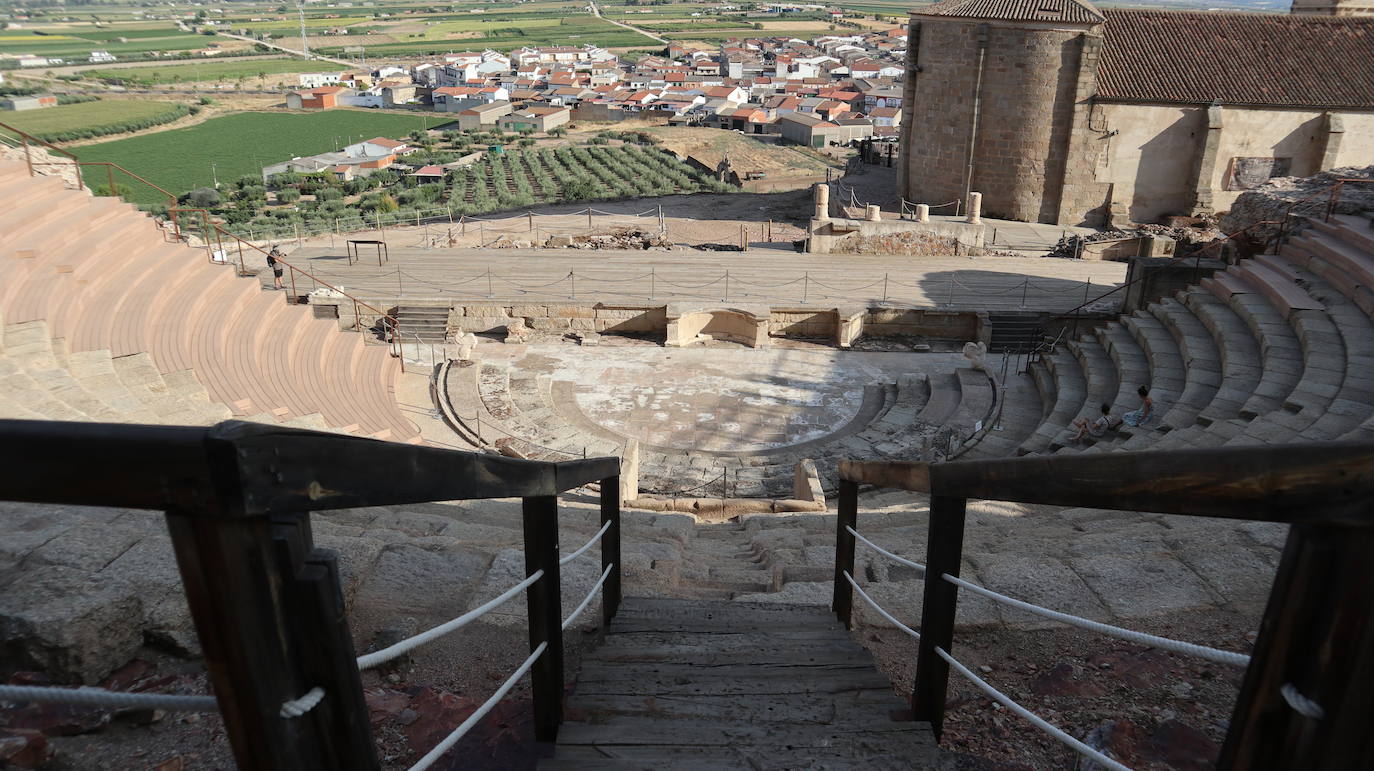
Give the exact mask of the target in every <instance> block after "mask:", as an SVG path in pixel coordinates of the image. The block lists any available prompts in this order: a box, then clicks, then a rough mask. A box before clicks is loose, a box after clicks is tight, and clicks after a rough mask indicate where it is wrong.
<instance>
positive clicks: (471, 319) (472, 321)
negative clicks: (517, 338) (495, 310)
mask: <svg viewBox="0 0 1374 771" xmlns="http://www.w3.org/2000/svg"><path fill="white" fill-rule="evenodd" d="M513 321H514V319H511V318H509V317H506V316H464V317H462V318H459V319H454V320H453V321H452V322H451V324H450V326H451V327H452V328H453V331H455V332H496V331H500V330H504V329H505V328H506V325H507V324H510V323H512V322H513ZM536 321H537V319H536Z"/></svg>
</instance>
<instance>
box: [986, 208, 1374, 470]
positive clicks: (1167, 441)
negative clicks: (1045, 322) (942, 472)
mask: <svg viewBox="0 0 1374 771" xmlns="http://www.w3.org/2000/svg"><path fill="white" fill-rule="evenodd" d="M1363 226H1364V221H1363V220H1361V219H1358V218H1355V217H1345V216H1337V217H1334V218H1333V219H1332V221H1331V222H1323V221H1319V220H1313V221H1311V222H1309V223H1307V224H1306V227H1305V228H1304V229H1303V230H1302V231H1301V232H1300V233H1299V234H1297V235H1296V236H1295V237H1293V238H1291V239H1290V240H1289V241H1288V242H1287V243H1286V244H1285V245H1284V247H1283V249H1282V250H1281V253H1280V254H1271V255H1261V256H1260V257H1259V258H1255V259H1252V260H1247V261H1245V262H1243V263H1242V264H1241V265H1237V266H1232V267H1231V268H1229V269H1227V270H1226V271H1224V272H1221V273H1217V274H1214V275H1213V276H1211V277H1210V278H1207V279H1204V280H1203V281H1202V282H1201V283H1200V284H1199V285H1197V286H1193V287H1189V288H1187V289H1184V290H1182V291H1180V292H1178V293H1177V294H1175V295H1174V296H1172V297H1165V298H1162V299H1160V300H1159V301H1157V302H1154V303H1151V304H1150V305H1149V306H1148V308H1146V309H1144V310H1140V311H1137V312H1135V313H1134V314H1132V315H1129V316H1124V317H1122V318H1121V319H1119V320H1117V321H1114V322H1111V323H1109V324H1107V325H1105V326H1103V327H1101V328H1099V329H1096V330H1094V331H1093V332H1092V333H1091V334H1084V335H1082V336H1081V337H1080V338H1079V339H1077V340H1072V341H1070V342H1069V343H1068V344H1066V345H1064V346H1061V347H1060V348H1058V349H1056V350H1054V351H1052V352H1051V353H1049V354H1048V355H1047V356H1045V357H1043V359H1042V360H1041V361H1039V362H1034V363H1032V364H1031V368H1030V371H1031V375H1032V380H1033V382H1034V383H1035V385H1036V388H1037V390H1038V392H1039V399H1038V402H1027V403H1024V404H1008V405H1006V406H1004V408H1003V414H1004V415H1007V414H1010V415H1020V416H1022V418H1023V419H1022V420H1021V421H1019V422H1013V423H1012V430H1014V431H1018V432H1020V433H1019V434H1016V435H1011V434H1006V433H1004V434H1003V435H1002V436H999V437H997V438H996V439H995V440H989V439H984V440H983V441H984V442H989V441H995V444H994V445H993V447H995V448H998V449H1006V448H1007V447H1009V446H1010V445H1011V441H1012V440H1013V439H1016V438H1017V437H1018V436H1019V441H1018V442H1017V445H1016V450H1015V451H1016V452H1017V453H1018V454H1027V453H1042V452H1078V451H1087V452H1105V451H1110V450H1114V449H1125V450H1140V449H1149V448H1168V447H1212V446H1223V445H1242V444H1275V443H1284V442H1296V441H1324V440H1339V439H1354V438H1360V437H1365V436H1370V435H1374V430H1372V429H1374V377H1372V376H1369V375H1368V374H1367V373H1368V372H1369V371H1370V369H1369V368H1370V365H1371V364H1374V320H1371V314H1370V310H1371V308H1374V304H1371V302H1370V301H1371V300H1374V293H1371V292H1370V291H1369V289H1368V286H1369V285H1371V284H1374V252H1371V251H1370V250H1371V249H1374V235H1371V234H1370V233H1367V232H1365V230H1366V229H1367V228H1365V227H1363ZM1144 384H1148V385H1150V386H1151V396H1152V398H1153V399H1154V403H1155V410H1156V413H1155V418H1154V419H1153V420H1151V421H1149V422H1148V423H1147V424H1146V425H1144V426H1142V427H1129V426H1123V427H1122V428H1121V429H1120V430H1119V431H1116V432H1113V433H1112V434H1110V435H1108V436H1107V437H1104V438H1102V439H1099V440H1096V441H1089V442H1087V443H1085V444H1084V445H1079V444H1075V443H1073V442H1071V441H1070V438H1071V431H1070V429H1069V426H1070V425H1071V423H1072V420H1073V419H1074V418H1077V417H1090V418H1092V417H1096V415H1097V414H1098V406H1099V405H1100V404H1101V403H1102V402H1110V403H1111V405H1112V412H1113V413H1114V414H1116V415H1122V414H1124V413H1125V412H1127V411H1130V410H1133V409H1135V408H1136V407H1137V406H1138V404H1139V399H1138V398H1137V397H1136V394H1135V389H1136V388H1137V387H1138V386H1139V385H1144ZM1037 412H1038V413H1039V414H1040V415H1042V416H1043V417H1042V418H1041V420H1039V422H1038V423H1035V424H1034V425H1028V423H1029V421H1027V420H1024V416H1025V415H1029V414H1035V413H1037ZM1004 428H1005V427H1004ZM975 454H976V456H978V457H984V456H988V455H990V454H991V452H990V451H988V452H978V453H975Z"/></svg>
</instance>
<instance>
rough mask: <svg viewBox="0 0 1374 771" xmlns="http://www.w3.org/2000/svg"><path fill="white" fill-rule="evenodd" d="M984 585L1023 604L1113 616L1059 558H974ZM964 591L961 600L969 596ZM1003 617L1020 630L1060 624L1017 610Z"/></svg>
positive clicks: (1005, 612) (1089, 615)
mask: <svg viewBox="0 0 1374 771" xmlns="http://www.w3.org/2000/svg"><path fill="white" fill-rule="evenodd" d="M974 561H975V562H976V563H977V564H978V573H979V575H981V576H982V577H983V580H984V582H985V583H984V586H986V587H987V588H989V589H991V590H993V591H996V592H1001V593H1002V594H1005V595H1007V596H1009V597H1014V598H1016V599H1018V600H1021V601H1023V602H1029V603H1031V604H1033V605H1040V606H1042V607H1045V608H1049V609H1050V610H1057V611H1059V612H1061V613H1071V614H1073V615H1075V616H1082V617H1084V618H1090V619H1093V620H1095V621H1106V620H1107V619H1110V618H1111V613H1109V612H1108V611H1107V609H1106V608H1105V607H1103V605H1102V603H1101V602H1099V601H1098V600H1097V598H1096V597H1094V596H1093V593H1092V590H1091V589H1089V588H1088V585H1087V584H1085V583H1083V580H1082V579H1080V578H1079V577H1078V575H1077V574H1075V573H1074V572H1073V570H1071V569H1070V568H1069V566H1068V565H1065V564H1064V563H1063V562H1060V561H1059V560H1056V559H1050V558H1046V557H1022V556H1018V555H1014V554H996V555H990V556H989V557H988V558H987V559H975V560H974ZM970 594H971V593H970V592H966V591H961V592H960V593H959V599H960V601H961V602H962V601H963V600H964V598H966V597H968V596H970ZM1002 617H1003V618H1004V619H1005V620H1006V621H1007V623H1008V624H1011V625H1014V626H1017V627H1021V628H1036V629H1038V628H1047V627H1058V626H1060V624H1059V623H1058V622H1055V621H1050V620H1049V619H1046V618H1044V617H1042V616H1037V615H1034V614H1031V613H1027V612H1025V611H1021V610H1017V609H1015V608H1003V609H1002Z"/></svg>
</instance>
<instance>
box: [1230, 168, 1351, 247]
mask: <svg viewBox="0 0 1374 771" xmlns="http://www.w3.org/2000/svg"><path fill="white" fill-rule="evenodd" d="M1341 179H1371V180H1374V166H1365V167H1363V168H1361V167H1358V166H1347V167H1345V168H1342V169H1331V170H1330V171H1323V172H1322V173H1320V174H1315V175H1313V176H1310V177H1276V178H1274V179H1271V180H1269V182H1268V183H1267V184H1265V185H1264V186H1263V187H1259V188H1256V189H1254V190H1250V191H1247V192H1245V193H1242V194H1241V195H1240V197H1239V198H1237V199H1236V202H1235V203H1234V204H1232V205H1231V210H1230V211H1229V212H1227V213H1226V216H1224V217H1222V218H1221V229H1222V230H1224V231H1226V232H1227V233H1235V232H1237V231H1240V230H1244V229H1245V228H1247V227H1250V226H1251V225H1253V224H1254V223H1257V222H1262V221H1265V220H1268V221H1271V222H1275V223H1277V222H1281V221H1282V220H1283V217H1284V214H1286V213H1287V212H1288V207H1290V206H1293V205H1294V204H1297V207H1296V208H1295V209H1294V211H1293V213H1294V214H1313V213H1324V212H1325V211H1326V206H1327V203H1328V202H1329V201H1330V196H1329V195H1327V191H1328V190H1330V189H1331V187H1332V186H1334V185H1335V184H1336V182H1337V181H1338V180H1341ZM1369 210H1374V184H1347V185H1345V186H1344V187H1343V188H1342V189H1341V198H1340V201H1339V202H1338V203H1337V205H1336V212H1337V213H1339V214H1355V213H1357V212H1360V211H1369ZM1278 227H1279V226H1278V225H1276V224H1275V225H1261V226H1259V227H1257V228H1255V230H1253V231H1251V232H1253V233H1254V234H1255V236H1254V238H1255V240H1263V239H1268V238H1271V237H1273V236H1274V234H1275V233H1277V232H1278Z"/></svg>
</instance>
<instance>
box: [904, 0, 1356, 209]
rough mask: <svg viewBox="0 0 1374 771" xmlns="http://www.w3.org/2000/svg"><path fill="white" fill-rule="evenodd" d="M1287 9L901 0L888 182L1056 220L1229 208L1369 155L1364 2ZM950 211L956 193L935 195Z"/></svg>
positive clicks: (1308, 0)
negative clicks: (903, 33) (1275, 180)
mask: <svg viewBox="0 0 1374 771" xmlns="http://www.w3.org/2000/svg"><path fill="white" fill-rule="evenodd" d="M1369 1H1370V0H1295V1H1294V7H1293V13H1292V14H1289V15H1279V14H1257V13H1230V12H1225V13H1222V12H1217V13H1207V12H1183V11H1155V10H1127V9H1105V10H1099V9H1098V8H1096V7H1094V6H1093V5H1092V4H1091V3H1089V2H1087V0H943V2H939V3H936V4H934V5H930V6H925V7H922V8H920V9H919V10H917V11H914V12H912V14H911V31H910V38H909V39H910V45H909V48H908V51H907V78H906V92H905V98H904V100H903V108H902V109H903V111H904V114H903V116H902V122H901V134H902V137H901V138H902V142H901V147H902V158H901V164H900V168H899V186H900V190H901V192H902V197H903V198H904V199H906V200H907V201H908V202H909V203H913V204H915V203H925V204H930V205H931V206H932V207H936V206H939V205H941V204H948V203H950V202H951V201H962V200H965V199H966V197H967V194H968V193H969V192H970V191H978V192H981V193H982V194H983V213H984V214H985V215H986V216H990V217H999V218H1006V219H1015V220H1023V221H1027V222H1046V223H1055V224H1061V225H1099V226H1100V225H1109V224H1115V225H1122V224H1126V223H1128V222H1156V221H1159V220H1160V218H1162V217H1165V216H1168V215H1197V214H1204V213H1210V212H1216V211H1224V210H1226V209H1227V208H1228V207H1229V206H1230V204H1231V203H1232V202H1233V201H1234V200H1235V199H1236V197H1237V196H1239V195H1240V194H1241V193H1242V192H1244V191H1245V190H1248V189H1250V188H1253V187H1257V186H1258V185H1261V184H1263V183H1264V182H1265V181H1267V180H1268V179H1269V178H1270V177H1275V176H1308V175H1311V174H1314V173H1316V172H1319V171H1322V170H1325V169H1331V168H1338V167H1342V166H1356V165H1370V164H1374V5H1369ZM944 211H952V209H945V210H944Z"/></svg>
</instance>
